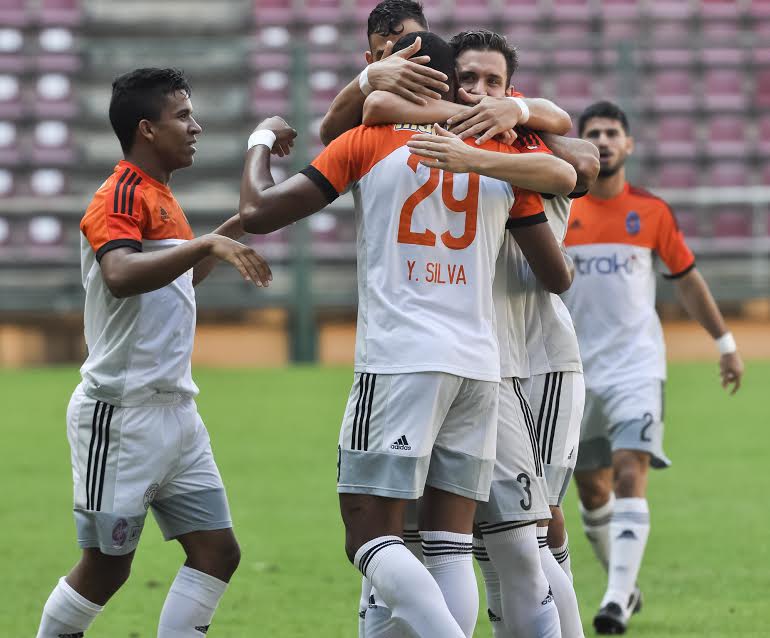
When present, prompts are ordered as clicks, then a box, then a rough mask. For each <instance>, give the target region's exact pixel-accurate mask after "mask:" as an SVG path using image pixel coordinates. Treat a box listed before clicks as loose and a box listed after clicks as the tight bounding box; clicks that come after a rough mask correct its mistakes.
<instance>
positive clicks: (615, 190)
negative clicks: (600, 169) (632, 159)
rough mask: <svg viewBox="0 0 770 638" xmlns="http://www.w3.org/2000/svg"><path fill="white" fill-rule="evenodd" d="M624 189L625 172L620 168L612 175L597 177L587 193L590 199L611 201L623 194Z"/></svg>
mask: <svg viewBox="0 0 770 638" xmlns="http://www.w3.org/2000/svg"><path fill="white" fill-rule="evenodd" d="M625 187H626V171H625V169H623V168H621V169H620V170H618V172H617V173H615V174H614V175H608V176H607V177H601V176H600V177H599V178H598V179H597V180H596V182H594V185H593V186H592V187H591V190H589V191H588V192H589V193H590V194H591V196H592V197H597V198H599V199H612V198H613V197H617V196H618V195H620V194H621V193H622V192H623V189H624V188H625Z"/></svg>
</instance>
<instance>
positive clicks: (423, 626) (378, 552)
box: [354, 536, 465, 638]
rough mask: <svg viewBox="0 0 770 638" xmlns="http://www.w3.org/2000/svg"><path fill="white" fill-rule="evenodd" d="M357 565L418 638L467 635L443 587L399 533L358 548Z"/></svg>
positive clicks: (391, 608)
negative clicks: (450, 607)
mask: <svg viewBox="0 0 770 638" xmlns="http://www.w3.org/2000/svg"><path fill="white" fill-rule="evenodd" d="M354 564H355V566H356V567H357V568H358V569H359V570H360V571H361V573H362V574H363V575H364V576H366V577H367V578H369V580H371V581H372V586H373V587H374V588H375V589H376V590H377V596H379V597H381V598H382V600H383V601H384V602H385V604H386V605H387V606H388V608H389V609H390V613H391V615H392V617H393V618H394V619H395V620H397V621H398V622H401V623H403V624H404V625H405V627H406V628H408V630H409V631H410V632H411V634H412V635H414V636H416V637H418V638H434V637H435V638H465V634H464V633H463V631H462V629H460V626H459V625H458V624H457V622H456V621H455V619H454V618H453V617H452V614H451V613H450V611H449V609H448V608H447V605H446V602H444V596H443V594H442V593H441V589H439V586H438V585H437V584H436V581H435V580H433V577H432V576H431V575H430V573H429V572H428V570H427V569H426V568H425V565H423V564H422V563H421V562H420V561H419V560H417V559H416V558H415V557H414V555H413V554H412V553H411V552H410V551H409V550H408V549H407V548H406V547H405V546H404V541H403V540H401V539H400V538H399V537H398V536H380V537H378V538H374V539H372V540H370V541H369V542H368V543H365V544H364V545H362V546H361V547H360V548H359V550H358V551H357V552H356V555H355V560H354Z"/></svg>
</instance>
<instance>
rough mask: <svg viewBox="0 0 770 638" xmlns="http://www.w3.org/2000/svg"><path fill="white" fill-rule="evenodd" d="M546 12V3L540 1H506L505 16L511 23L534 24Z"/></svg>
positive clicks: (504, 6)
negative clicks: (516, 21) (522, 21)
mask: <svg viewBox="0 0 770 638" xmlns="http://www.w3.org/2000/svg"><path fill="white" fill-rule="evenodd" d="M544 10H545V3H543V2H538V0H504V3H503V16H504V17H505V18H506V19H508V20H511V21H515V20H526V21H528V22H534V21H536V20H537V19H538V18H540V17H541V16H542V14H543V11H544Z"/></svg>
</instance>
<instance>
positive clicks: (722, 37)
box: [702, 17, 742, 46]
mask: <svg viewBox="0 0 770 638" xmlns="http://www.w3.org/2000/svg"><path fill="white" fill-rule="evenodd" d="M702 29H703V41H704V42H708V43H709V45H712V44H720V45H722V44H724V45H732V46H735V44H736V43H737V42H739V39H740V37H741V30H742V29H741V25H740V23H739V22H737V20H736V19H731V18H730V17H725V18H720V19H719V20H707V21H705V22H703V26H702Z"/></svg>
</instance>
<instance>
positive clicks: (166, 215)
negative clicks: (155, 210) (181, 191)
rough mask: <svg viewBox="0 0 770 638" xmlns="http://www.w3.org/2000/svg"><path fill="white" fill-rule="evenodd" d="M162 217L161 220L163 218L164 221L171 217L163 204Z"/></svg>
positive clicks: (161, 208)
mask: <svg viewBox="0 0 770 638" xmlns="http://www.w3.org/2000/svg"><path fill="white" fill-rule="evenodd" d="M160 218H161V220H163V221H164V222H167V221H169V220H170V219H171V215H169V214H168V213H167V212H166V209H164V208H163V206H161V207H160Z"/></svg>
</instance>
